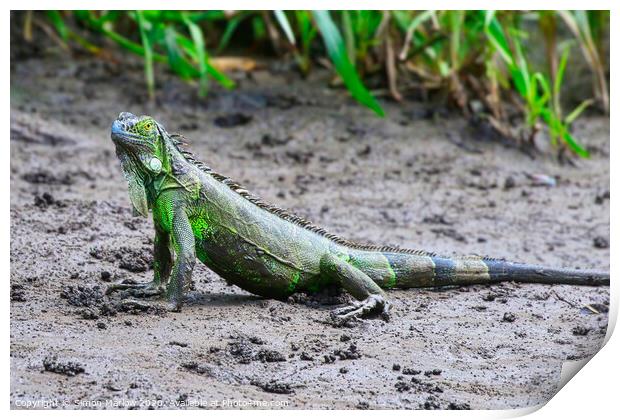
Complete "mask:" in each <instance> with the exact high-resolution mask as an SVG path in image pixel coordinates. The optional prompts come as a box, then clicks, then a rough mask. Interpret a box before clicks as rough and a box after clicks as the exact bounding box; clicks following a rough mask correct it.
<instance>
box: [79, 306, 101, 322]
mask: <svg viewBox="0 0 620 420" xmlns="http://www.w3.org/2000/svg"><path fill="white" fill-rule="evenodd" d="M80 315H81V316H82V319H91V320H92V319H99V315H97V314H96V313H95V311H93V310H92V309H84V310H83V311H82V312H81V313H80Z"/></svg>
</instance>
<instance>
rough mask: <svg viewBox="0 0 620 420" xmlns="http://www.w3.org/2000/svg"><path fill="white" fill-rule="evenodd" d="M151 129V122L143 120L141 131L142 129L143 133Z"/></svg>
mask: <svg viewBox="0 0 620 420" xmlns="http://www.w3.org/2000/svg"><path fill="white" fill-rule="evenodd" d="M152 129H153V123H152V122H150V121H148V122H145V123H144V125H142V131H144V132H145V133H146V132H149V131H151V130H152Z"/></svg>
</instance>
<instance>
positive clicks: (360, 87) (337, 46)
mask: <svg viewBox="0 0 620 420" xmlns="http://www.w3.org/2000/svg"><path fill="white" fill-rule="evenodd" d="M312 14H313V16H314V19H315V22H316V24H317V26H318V27H319V32H320V33H321V36H322V38H323V42H324V43H325V48H326V49H327V53H328V54H329V57H330V59H331V61H332V63H334V66H335V67H336V70H337V71H338V74H340V77H342V80H343V81H344V83H345V85H346V86H347V88H348V89H349V92H351V95H353V97H354V98H355V99H356V100H357V101H359V102H360V103H361V104H363V105H366V106H367V107H368V108H370V109H372V110H373V111H374V112H375V113H376V114H377V115H379V116H381V117H383V116H385V112H384V111H383V109H382V108H381V106H380V105H379V103H378V102H377V100H376V99H375V98H374V97H373V96H372V95H371V94H370V92H368V90H367V89H366V88H365V87H364V84H363V83H362V81H361V80H360V78H359V76H358V74H357V71H356V70H355V68H354V67H353V65H352V64H351V62H350V61H349V58H348V57H347V50H346V48H345V46H344V42H343V40H342V36H341V35H340V31H338V28H337V27H336V24H335V23H334V21H333V20H332V18H331V16H330V15H329V12H328V11H326V10H314V11H312Z"/></svg>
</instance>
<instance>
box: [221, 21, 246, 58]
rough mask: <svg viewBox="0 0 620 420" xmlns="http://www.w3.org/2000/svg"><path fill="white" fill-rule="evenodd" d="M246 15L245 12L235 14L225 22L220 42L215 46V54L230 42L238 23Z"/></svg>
mask: <svg viewBox="0 0 620 420" xmlns="http://www.w3.org/2000/svg"><path fill="white" fill-rule="evenodd" d="M246 16H247V15H245V14H240V15H236V16H234V17H233V18H231V19H230V20H229V21H228V22H227V23H226V29H224V34H223V35H222V38H221V39H220V43H219V45H218V46H217V50H216V54H219V53H220V52H221V51H222V50H223V49H224V48H226V46H227V45H228V43H229V42H230V38H232V36H233V34H234V33H235V30H236V29H237V26H239V23H241V21H242V20H243V19H244V18H245V17H246Z"/></svg>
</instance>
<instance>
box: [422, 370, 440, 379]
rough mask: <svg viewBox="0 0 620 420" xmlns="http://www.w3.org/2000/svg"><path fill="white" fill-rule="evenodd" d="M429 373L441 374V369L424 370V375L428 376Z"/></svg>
mask: <svg viewBox="0 0 620 420" xmlns="http://www.w3.org/2000/svg"><path fill="white" fill-rule="evenodd" d="M431 375H434V376H439V375H441V369H433V370H425V371H424V376H426V377H427V378H428V377H430V376H431Z"/></svg>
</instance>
